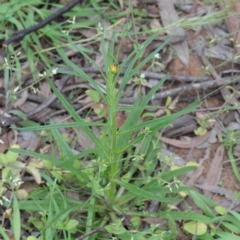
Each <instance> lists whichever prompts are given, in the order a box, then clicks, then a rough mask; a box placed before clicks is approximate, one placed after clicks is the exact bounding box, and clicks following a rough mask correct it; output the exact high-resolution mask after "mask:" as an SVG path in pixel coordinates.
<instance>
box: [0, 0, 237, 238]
mask: <svg viewBox="0 0 240 240" xmlns="http://www.w3.org/2000/svg"><path fill="white" fill-rule="evenodd" d="M16 3H18V4H20V2H17V1H16ZM40 3H41V4H42V2H40V1H39V2H38V1H35V2H34V3H32V2H31V4H32V5H31V7H32V8H33V9H34V11H36V13H37V14H39V16H40V17H41V18H45V17H46V16H48V14H50V12H48V11H49V10H47V9H45V10H44V7H43V12H39V11H37V8H35V7H34V6H35V5H37V4H40ZM91 4H92V6H93V9H89V12H88V14H90V12H94V11H95V12H98V13H99V15H102V11H103V9H102V8H100V7H99V5H98V4H97V3H96V1H91ZM4 6H6V5H4ZM17 6H18V8H13V9H9V10H8V11H11V12H10V13H11V14H13V13H15V14H18V15H19V16H20V15H21V14H23V20H25V21H27V19H29V16H28V17H27V16H25V15H26V13H27V12H28V10H29V7H30V3H28V5H24V4H22V5H21V6H20V5H17ZM112 7H113V8H115V7H116V5H115V4H114V3H112ZM19 9H20V10H21V13H20V12H19V11H20V10H19ZM0 11H1V10H0ZM14 11H15V12H14ZM74 11H77V10H76V9H75V10H73V12H72V13H70V15H69V13H68V16H69V17H70V18H71V19H74V16H75V14H76V12H74ZM29 12H30V11H29ZM79 13H81V14H86V12H84V11H80V12H79ZM24 14H25V15H24ZM29 14H30V13H29ZM41 14H42V15H41ZM44 14H46V15H44ZM32 15H34V16H32ZM31 16H32V18H30V19H32V21H35V19H36V18H37V17H36V15H35V14H33V13H31ZM119 16H120V15H117V17H119ZM7 17H10V15H7V14H6V15H5V19H4V20H3V23H4V24H5V23H6V19H7ZM82 17H84V15H82ZM112 18H113V17H111V16H110V17H109V20H111V19H112ZM98 20H99V19H97V21H98ZM9 21H10V20H9ZM94 21H95V20H92V22H84V24H85V26H90V25H91V24H94V23H96V22H94ZM23 22H24V21H23ZM185 23H186V28H188V27H189V24H190V23H188V22H185ZM12 24H13V25H14V21H13V22H12ZM81 24H83V23H79V26H80V25H81ZM179 24H180V23H179ZM196 24H200V23H199V21H198V20H197V19H196ZM13 25H11V27H12V28H13ZM74 25H75V23H74ZM54 26H55V27H56V28H52V27H50V26H46V27H45V28H44V29H42V30H41V32H40V33H38V34H40V35H36V34H35V33H34V34H35V35H34V34H32V35H31V37H30V36H29V38H26V39H25V40H24V41H23V42H22V43H21V44H22V48H23V49H24V51H25V53H26V56H27V57H29V58H30V59H32V60H33V62H34V61H37V60H38V59H41V61H43V62H45V63H46V66H48V67H50V66H51V64H52V63H51V62H50V60H49V58H48V57H47V56H45V55H44V54H43V53H44V52H46V49H44V50H43V51H42V50H40V49H41V45H39V44H40V42H39V40H38V38H41V37H42V36H47V37H48V38H50V39H52V40H53V43H54V45H55V46H54V47H53V49H54V50H56V52H57V53H58V55H59V57H60V58H61V59H62V60H63V61H64V62H65V64H66V65H67V66H68V67H71V68H73V69H74V70H75V72H72V71H70V72H69V71H65V72H64V71H62V72H60V71H58V73H63V74H72V75H75V76H77V77H79V78H81V79H85V80H86V81H88V82H89V84H90V85H91V87H92V88H93V91H92V94H96V95H97V96H98V97H99V98H101V100H102V102H104V103H106V105H107V112H108V115H107V119H106V121H105V122H88V121H86V120H85V119H84V118H82V117H80V116H79V114H78V113H77V112H76V111H75V110H74V109H73V107H72V105H71V103H69V101H68V100H66V98H65V97H64V96H63V95H62V94H61V93H60V92H59V91H58V89H57V88H56V87H55V85H54V84H53V82H52V79H51V77H50V76H46V81H47V82H48V84H49V85H50V86H51V88H52V90H53V92H54V94H56V96H57V97H58V100H59V101H60V102H61V103H62V105H63V106H64V107H65V109H66V110H67V111H68V113H69V114H70V116H71V117H72V119H73V120H74V122H71V123H69V122H65V123H61V124H54V123H53V122H52V121H50V124H49V125H44V126H39V125H37V124H33V126H28V127H24V128H15V129H16V130H18V131H36V132H37V133H41V134H39V136H41V137H42V136H44V137H45V139H47V141H48V142H50V143H55V145H54V144H52V145H54V147H52V148H51V147H50V149H51V150H52V152H51V151H49V152H48V154H44V153H37V152H32V151H27V150H23V149H18V148H17V147H15V148H11V149H10V151H9V152H8V153H7V154H2V155H1V156H0V163H1V166H2V178H4V179H5V183H4V184H5V185H6V184H8V185H9V186H8V189H9V190H10V191H11V199H10V203H9V202H8V201H7V198H4V197H5V196H1V197H2V198H1V199H2V204H3V205H4V206H5V207H7V209H10V207H11V208H12V209H13V213H10V214H9V219H10V220H9V225H8V226H11V227H12V229H13V233H14V237H15V239H28V240H35V239H39V240H40V239H47V240H50V239H56V240H57V239H78V237H79V236H81V235H82V234H87V233H89V235H88V236H86V237H85V238H84V239H88V240H93V239H114V238H115V239H123V240H125V239H126V240H128V239H136V240H138V239H151V240H154V239H164V240H168V239H169V240H170V239H178V236H179V234H180V233H179V231H183V230H184V231H185V233H186V235H188V236H189V238H191V237H192V236H193V237H194V238H195V239H204V240H205V239H234V237H233V235H234V234H235V235H237V234H239V227H238V226H239V223H240V217H239V214H238V213H237V212H235V211H227V210H226V211H224V210H223V209H220V210H222V211H220V210H219V208H217V207H218V206H217V204H216V203H214V202H213V201H211V200H209V199H207V198H206V197H204V196H202V195H201V194H199V193H197V192H196V191H195V190H194V189H193V188H192V187H187V186H184V185H183V184H182V183H181V181H180V180H178V177H179V176H181V175H183V174H185V173H187V172H189V171H192V170H194V169H195V167H189V166H188V167H183V168H179V169H175V170H172V169H170V168H169V167H170V165H171V164H170V163H169V160H171V159H169V158H168V159H167V158H163V157H162V155H161V152H160V149H161V142H160V140H159V135H160V133H159V130H161V129H163V128H165V127H166V126H168V125H169V124H170V123H171V122H172V121H173V120H175V119H177V118H178V117H180V116H182V115H184V114H186V113H189V112H191V111H193V110H194V109H195V108H196V107H197V103H196V102H195V103H192V104H191V105H189V106H188V107H187V108H185V109H183V110H181V111H179V112H177V113H173V114H171V113H170V111H169V112H168V114H167V116H164V117H161V118H153V119H151V120H146V121H142V118H141V116H142V115H143V114H144V111H145V110H146V108H147V104H148V103H149V101H150V100H151V99H152V97H153V96H154V94H155V92H157V91H158V89H159V88H160V87H161V86H162V84H163V83H164V81H165V79H162V80H160V81H159V83H158V84H157V85H156V86H154V87H153V88H152V89H151V90H150V91H149V92H148V93H147V95H146V96H141V87H140V93H139V98H138V99H137V100H136V102H135V104H134V105H133V106H129V107H122V106H120V104H119V101H120V99H121V96H122V95H123V91H124V90H125V89H126V85H127V84H128V83H129V81H130V79H132V78H133V77H134V76H136V75H140V73H141V70H142V68H143V67H144V66H145V65H146V64H147V63H148V62H150V61H153V60H154V58H155V57H156V54H158V52H159V51H160V50H161V49H162V48H163V47H164V46H165V45H167V44H168V43H169V40H170V39H169V40H168V41H166V42H164V43H163V44H162V45H160V46H159V47H158V48H157V49H156V50H155V51H153V52H152V53H151V54H150V55H148V56H147V57H146V58H143V57H142V56H143V55H144V52H145V51H146V48H147V47H148V46H149V44H151V42H152V41H153V39H154V38H155V37H156V36H157V34H158V33H155V34H154V35H152V37H150V38H149V39H147V40H146V41H145V42H143V43H142V44H136V45H135V49H134V50H133V52H132V53H131V54H129V56H128V57H127V58H126V59H125V60H124V61H123V62H122V63H121V64H118V55H119V52H120V51H121V42H120V44H119V42H118V50H117V51H115V48H116V33H115V31H114V30H112V35H111V38H110V39H109V46H108V48H106V44H105V43H106V39H105V34H106V29H104V28H103V27H102V26H101V25H99V28H98V33H97V35H96V39H97V38H98V37H99V40H100V46H101V52H102V54H103V61H104V68H105V71H104V72H103V71H102V70H101V69H100V68H99V67H98V66H97V65H96V63H95V62H94V61H93V60H92V59H91V58H90V57H89V55H88V54H89V52H90V50H89V49H86V48H85V47H84V46H76V43H79V42H81V41H77V42H76V41H75V40H76V39H74V37H73V36H68V35H66V34H64V33H63V31H64V30H68V29H69V26H68V27H66V28H64V27H63V28H62V27H61V28H58V27H59V26H57V25H54ZM76 26H77V25H75V26H74V27H76ZM79 26H78V27H79ZM71 27H72V25H71ZM71 27H70V28H71ZM22 28H23V26H18V29H19V30H20V29H22ZM59 29H61V31H59ZM55 31H56V32H55ZM108 31H109V29H108ZM65 33H66V32H65ZM48 34H49V35H48ZM62 34H64V35H62ZM124 34H126V32H123V33H122V35H121V34H120V35H121V37H122V38H123V36H124ZM108 35H109V34H108ZM61 36H62V38H61ZM32 42H35V43H36V45H34V48H35V47H36V48H35V49H33V48H29V44H30V43H32ZM65 45H68V46H69V47H70V48H71V49H75V50H78V51H79V53H81V54H82V55H83V56H84V57H85V58H86V59H88V60H89V62H90V63H91V64H92V65H93V66H95V67H96V68H98V69H99V72H100V73H101V75H102V78H103V79H104V81H105V85H106V88H104V87H103V86H102V85H100V84H98V83H97V82H96V81H94V79H92V78H91V77H90V76H89V75H87V74H86V73H84V72H83V71H82V70H81V68H79V67H78V66H76V65H75V64H74V63H73V62H72V61H70V59H69V58H68V57H67V56H66V54H65V51H64V49H63V46H65ZM10 51H12V53H13V52H14V51H16V50H13V48H10ZM116 52H117V53H116ZM16 59H17V61H18V62H16V69H18V68H19V67H20V65H21V62H20V61H21V58H16ZM34 67H35V65H34V64H33V65H31V70H32V71H33V70H34ZM122 72H125V73H124V75H123V77H122V80H121V83H120V84H119V85H118V81H117V80H118V79H119V76H120V73H122ZM140 76H141V75H140ZM140 84H141V81H140ZM98 97H97V98H98ZM122 110H124V111H126V112H127V119H126V120H125V121H124V123H123V125H122V126H121V127H120V128H118V127H117V113H118V112H120V111H122ZM93 126H97V127H99V128H100V129H101V134H100V135H99V136H96V135H95V134H94V132H93V130H92V127H93ZM60 128H75V129H77V130H78V134H79V135H81V134H82V132H85V134H87V135H88V137H89V138H90V139H91V141H92V142H93V143H94V145H95V147H93V148H90V149H88V150H84V151H82V152H80V153H79V154H76V155H75V154H74V153H73V151H72V149H71V146H70V144H69V142H68V139H67V137H66V136H64V135H63V134H61V133H60V131H59V130H58V129H60ZM50 145H51V144H50ZM231 146H232V145H231ZM230 149H231V148H230ZM56 152H59V156H58V157H57V156H56V154H55V153H56ZM9 153H10V154H9ZM19 154H21V155H26V156H29V157H31V159H32V161H31V163H29V165H28V166H27V168H26V169H25V164H23V163H22V162H21V161H19V160H18V157H19ZM39 166H41V167H39ZM156 169H159V170H158V171H156ZM25 170H27V171H29V172H30V173H31V174H32V175H33V176H34V177H35V180H36V182H38V183H39V184H40V183H41V180H42V179H43V180H44V183H45V185H44V186H41V187H39V188H36V189H35V190H34V191H32V192H31V193H30V194H29V195H28V197H27V198H26V199H25V198H20V197H19V194H20V192H19V189H18V187H19V183H18V184H17V185H16V182H15V179H16V178H20V177H21V173H22V172H23V171H25ZM3 186H4V185H3V183H2V184H1V187H3ZM183 193H185V195H186V194H188V195H189V196H190V197H191V198H192V199H193V201H194V203H195V204H196V206H197V207H198V209H199V210H201V212H202V213H203V214H200V213H196V212H194V211H192V210H191V206H189V205H188V203H187V202H185V201H184V194H183ZM20 199H21V200H20ZM236 200H237V198H236ZM180 202H184V203H185V204H186V206H187V208H188V209H189V211H187V212H181V211H180V210H178V209H177V208H176V205H177V204H178V203H180ZM146 204H152V205H153V206H154V205H155V206H157V207H156V208H155V209H154V207H153V208H152V211H149V212H145V211H144V210H145V205H146ZM213 208H215V211H213V210H212V209H213ZM148 209H150V208H148ZM23 211H25V212H26V213H27V214H28V216H29V217H28V220H27V222H25V223H22V221H21V220H22V217H21V213H22V212H23ZM4 217H5V218H6V219H7V217H6V216H4ZM179 222H183V227H182V229H180V230H179V225H180V224H179ZM3 226H4V224H2V227H0V234H1V235H2V237H3V238H4V239H10V238H9V236H8V234H7V231H6V230H5V229H4V228H3ZM21 229H24V230H25V232H27V233H28V234H29V236H28V237H27V236H24V237H25V238H22V236H21ZM34 231H37V232H38V233H39V236H38V237H34V236H30V235H31V234H32V232H34ZM79 239H80V238H79Z"/></svg>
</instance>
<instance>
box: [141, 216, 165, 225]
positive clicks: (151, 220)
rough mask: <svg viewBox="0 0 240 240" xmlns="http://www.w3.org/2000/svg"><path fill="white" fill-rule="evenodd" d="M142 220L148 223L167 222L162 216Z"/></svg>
mask: <svg viewBox="0 0 240 240" xmlns="http://www.w3.org/2000/svg"><path fill="white" fill-rule="evenodd" d="M141 221H142V222H146V223H148V224H154V225H156V224H163V223H165V222H166V220H164V219H160V218H156V217H148V218H142V219H141Z"/></svg>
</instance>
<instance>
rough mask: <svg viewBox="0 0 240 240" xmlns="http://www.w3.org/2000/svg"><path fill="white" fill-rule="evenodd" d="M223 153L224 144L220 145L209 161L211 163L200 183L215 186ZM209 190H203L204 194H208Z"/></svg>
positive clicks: (219, 173) (220, 169)
mask: <svg viewBox="0 0 240 240" xmlns="http://www.w3.org/2000/svg"><path fill="white" fill-rule="evenodd" d="M223 155H224V146H223V145H220V146H219V147H218V148H217V150H216V152H215V155H214V158H213V159H212V161H211V165H210V167H209V168H208V169H209V170H208V172H207V175H206V178H205V179H204V182H203V184H202V185H209V186H217V184H218V181H219V178H220V176H221V172H222V160H223ZM209 194H210V193H209V191H204V195H205V196H209Z"/></svg>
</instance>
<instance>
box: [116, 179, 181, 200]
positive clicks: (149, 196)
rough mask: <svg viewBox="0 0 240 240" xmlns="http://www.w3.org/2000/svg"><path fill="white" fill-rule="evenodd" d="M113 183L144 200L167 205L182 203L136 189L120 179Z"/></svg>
mask: <svg viewBox="0 0 240 240" xmlns="http://www.w3.org/2000/svg"><path fill="white" fill-rule="evenodd" d="M113 182H115V183H117V184H119V185H121V186H122V187H124V188H126V189H127V190H128V191H130V192H132V193H134V194H135V195H136V196H138V197H141V198H144V199H149V200H150V199H151V200H154V201H158V202H165V203H177V202H180V201H181V200H180V199H176V198H164V197H159V196H157V194H152V193H151V192H148V191H146V190H143V189H142V188H139V187H136V186H134V185H133V184H129V183H127V182H122V181H120V180H118V179H114V180H113Z"/></svg>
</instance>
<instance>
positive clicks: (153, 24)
mask: <svg viewBox="0 0 240 240" xmlns="http://www.w3.org/2000/svg"><path fill="white" fill-rule="evenodd" d="M150 28H151V29H152V30H159V29H161V28H162V26H161V23H160V22H159V20H158V19H155V18H154V19H153V20H152V21H151V22H150Z"/></svg>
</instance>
